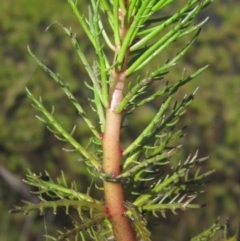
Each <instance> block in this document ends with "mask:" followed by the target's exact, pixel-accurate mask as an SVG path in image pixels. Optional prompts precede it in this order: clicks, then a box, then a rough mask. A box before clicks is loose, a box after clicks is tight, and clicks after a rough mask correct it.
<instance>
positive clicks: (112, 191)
mask: <svg viewBox="0 0 240 241" xmlns="http://www.w3.org/2000/svg"><path fill="white" fill-rule="evenodd" d="M123 76H124V75H121V74H112V77H113V78H114V83H113V85H112V88H111V90H110V97H111V99H110V108H109V109H108V110H107V112H106V125H105V131H104V137H103V171H104V172H105V173H106V174H108V175H111V176H112V177H116V176H118V175H119V174H120V172H121V167H120V164H121V158H122V151H121V147H120V128H121V119H122V115H121V114H116V113H114V108H115V107H116V106H117V104H118V103H119V102H120V101H121V100H122V92H123V89H124V81H125V79H124V77H123ZM104 193H105V201H106V205H107V210H108V213H109V219H110V221H111V224H112V228H113V232H114V235H115V239H116V241H136V234H135V231H134V229H133V228H132V226H131V223H130V221H129V220H128V218H127V217H126V216H125V211H126V208H125V205H124V203H125V198H124V194H123V187H122V185H121V184H120V183H112V182H105V183H104Z"/></svg>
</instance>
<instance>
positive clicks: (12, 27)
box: [0, 0, 240, 241]
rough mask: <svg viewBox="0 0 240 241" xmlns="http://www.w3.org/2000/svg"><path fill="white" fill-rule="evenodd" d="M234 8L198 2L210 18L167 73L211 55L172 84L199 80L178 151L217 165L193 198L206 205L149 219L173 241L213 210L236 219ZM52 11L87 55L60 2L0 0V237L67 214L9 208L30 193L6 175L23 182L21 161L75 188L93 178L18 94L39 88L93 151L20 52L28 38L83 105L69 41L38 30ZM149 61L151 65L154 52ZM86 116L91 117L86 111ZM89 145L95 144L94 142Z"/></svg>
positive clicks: (25, 232) (76, 120)
mask: <svg viewBox="0 0 240 241" xmlns="http://www.w3.org/2000/svg"><path fill="white" fill-rule="evenodd" d="M79 2H80V1H79ZM86 2H87V1H81V4H80V3H79V5H80V7H81V12H83V13H84V14H86V15H87V14H88V10H87V3H86ZM183 2H185V1H183V0H182V1H181V0H179V1H177V3H176V4H175V7H176V9H177V5H178V4H181V3H183ZM239 11H240V7H239V3H238V1H237V0H229V1H215V2H214V3H213V4H212V5H211V6H210V7H208V8H207V9H205V10H204V11H203V12H202V13H201V15H200V16H199V21H200V20H202V19H204V18H205V17H206V16H210V20H209V22H208V23H207V24H206V25H205V26H204V28H203V31H202V34H201V35H200V37H199V38H198V40H197V41H196V43H195V44H194V46H193V48H192V49H191V50H190V51H189V53H188V54H187V56H186V57H185V58H184V60H181V61H180V63H179V64H178V65H177V66H176V67H175V68H174V69H173V72H172V73H171V75H170V76H169V77H168V78H169V80H170V81H174V80H177V78H178V77H179V75H180V74H181V72H182V70H183V68H186V69H187V73H191V72H192V71H194V70H197V69H198V68H201V67H202V66H204V65H206V64H210V67H209V68H208V69H207V70H206V71H205V72H204V73H203V74H202V75H201V76H200V77H198V78H197V79H196V80H195V81H194V82H192V83H190V84H189V85H187V86H184V87H183V88H182V89H181V91H180V93H179V96H183V95H184V94H189V93H191V92H192V91H193V90H194V89H195V88H196V87H198V86H200V89H199V91H198V93H197V95H196V99H195V101H193V103H192V104H191V106H190V107H189V109H188V111H187V113H186V115H185V116H184V118H183V119H182V120H181V123H180V126H185V125H186V124H187V125H188V128H187V129H186V134H187V135H186V137H185V138H184V139H183V144H184V152H183V153H182V154H181V155H182V158H184V157H186V156H187V155H188V154H189V153H194V152H195V151H196V150H197V149H199V153H200V156H208V155H209V156H210V159H209V161H207V162H206V163H205V164H204V167H203V168H204V169H206V170H208V169H216V172H215V173H214V174H213V175H212V176H211V177H210V183H209V184H208V185H207V187H206V188H205V190H206V191H205V193H204V194H202V195H201V196H200V197H199V200H198V201H199V202H200V203H206V204H207V206H206V207H205V208H203V209H200V210H197V211H196V210H193V211H188V212H186V213H181V212H179V215H178V216H174V215H173V214H169V215H167V219H162V218H161V219H160V220H156V221H155V220H154V221H153V224H152V225H151V228H152V230H153V231H154V232H153V233H154V236H153V240H157V235H158V232H159V231H160V232H161V233H162V234H164V235H166V236H168V237H172V239H171V240H187V239H189V237H190V236H191V235H195V234H197V233H198V232H200V231H201V230H203V229H204V228H207V227H208V226H209V225H210V224H211V223H212V222H214V221H215V220H216V218H217V217H218V216H221V218H222V220H223V221H224V220H225V219H226V217H229V218H230V227H232V228H236V227H237V224H238V221H239V220H238V215H239V212H238V210H239V208H240V207H239V200H240V199H239V197H240V187H239V182H240V177H239V173H238V170H239V168H240V164H239V156H240V148H239V146H240V138H239V134H238V133H240V120H239V116H240V108H239V106H238V104H239V103H238V102H239V101H240V69H239V66H240V34H239V29H240V22H239V21H238V18H239ZM55 20H58V21H59V22H61V23H62V24H64V25H65V26H67V27H72V29H73V32H76V33H77V38H78V39H79V42H80V44H81V45H82V48H83V49H85V52H86V53H87V55H88V57H89V60H90V62H92V61H93V60H94V56H95V53H94V51H93V49H92V48H91V44H90V42H89V41H88V40H87V38H86V36H85V35H84V34H83V32H82V31H81V29H80V27H79V24H78V22H77V20H76V18H75V16H74V15H73V14H72V12H71V9H70V7H69V5H68V3H67V1H65V0H51V1H46V0H42V1H30V0H18V1H16V0H15V1H14V0H13V1H6V0H4V1H2V3H1V14H0V33H1V37H0V56H1V66H0V89H1V92H0V109H1V115H0V128H1V131H0V175H1V176H0V178H1V179H0V180H1V182H0V188H1V192H0V195H1V196H0V198H1V203H0V211H1V214H2V215H1V227H0V236H1V237H2V240H3V241H8V240H43V238H42V235H43V234H45V233H46V230H45V226H47V231H48V232H49V231H51V229H54V226H58V227H59V226H61V227H67V225H68V222H71V221H70V218H69V219H68V220H66V219H64V220H63V219H62V218H61V212H60V213H58V214H57V215H56V216H54V215H52V214H51V213H47V214H46V215H45V218H43V217H39V215H38V213H31V214H29V215H28V216H27V217H24V216H23V215H22V214H15V215H10V214H8V210H9V209H11V208H12V207H13V205H14V204H19V205H20V200H21V199H25V200H26V199H28V200H29V199H31V201H32V200H33V199H34V196H32V195H30V194H28V193H29V192H28V190H27V187H26V186H24V185H23V184H21V185H18V184H19V183H21V182H14V183H13V182H10V181H9V180H14V179H13V178H16V180H20V181H21V179H23V178H24V177H25V173H26V169H27V168H30V169H31V170H32V171H34V172H36V173H38V172H44V170H48V172H49V173H50V174H51V176H52V177H53V178H57V177H58V176H59V175H60V174H61V170H64V173H65V175H66V177H67V179H68V180H69V181H71V180H75V181H76V182H77V186H78V188H79V189H82V190H83V191H86V190H87V187H88V186H89V183H90V182H91V180H90V179H89V178H87V174H86V170H85V168H84V165H83V164H82V162H81V160H79V156H78V155H77V154H75V153H68V152H65V151H63V150H62V148H68V146H66V145H65V144H64V143H62V142H60V141H58V140H57V139H56V138H55V137H54V136H53V135H52V134H51V133H50V132H49V131H48V130H47V128H46V127H45V126H44V125H43V124H42V123H41V122H39V121H37V120H36V118H35V117H34V116H35V115H36V114H37V112H36V110H34V109H33V108H32V107H31V105H30V101H29V100H28V99H27V97H26V93H25V86H27V87H28V88H30V89H31V90H32V92H33V93H34V94H35V95H36V96H38V95H40V96H42V98H43V102H44V103H45V105H46V106H47V107H49V108H51V106H52V105H54V106H55V109H56V111H55V113H56V114H55V115H56V116H57V118H58V119H59V120H61V121H62V123H63V125H64V127H65V128H66V129H67V130H69V131H71V128H72V127H73V126H74V125H76V126H77V129H76V133H75V136H76V139H77V140H80V141H81V143H83V144H84V145H85V146H87V145H88V148H89V149H90V150H91V142H90V141H89V133H88V131H87V128H86V126H85V124H84V123H83V121H82V119H81V118H80V116H79V115H78V114H77V113H76V111H75V109H74V108H73V106H72V105H71V104H70V103H69V101H68V99H67V98H66V97H65V95H64V93H63V92H62V91H61V89H60V88H59V87H58V85H57V84H56V83H54V82H53V81H52V80H51V79H50V77H48V76H47V75H46V74H45V73H44V72H43V71H42V70H41V69H40V68H38V67H37V66H36V63H35V62H34V61H33V59H32V58H31V57H30V56H29V54H28V53H27V48H26V47H27V45H30V47H31V49H32V50H33V52H34V53H35V54H36V55H37V56H38V57H40V58H41V59H42V60H43V61H44V63H45V64H46V65H48V66H49V67H50V68H51V69H52V70H54V71H55V72H58V73H60V75H61V77H62V79H63V81H64V82H67V83H68V84H69V86H70V89H71V90H72V92H73V93H74V94H75V96H76V97H77V98H78V99H80V100H81V103H84V104H83V105H84V106H89V108H88V109H90V105H89V103H88V101H87V100H88V98H89V97H90V95H89V94H90V93H89V91H88V90H87V89H86V88H85V85H84V81H87V75H86V73H85V72H84V71H83V70H84V68H83V66H81V65H80V64H79V62H78V59H77V56H76V53H75V51H74V50H73V48H72V46H71V43H70V40H69V39H68V37H67V36H66V35H64V33H63V32H62V30H61V28H60V27H58V26H56V25H52V26H51V27H50V28H49V29H48V31H47V32H45V30H46V28H47V26H49V25H51V24H52V23H54V21H55ZM181 41H183V40H181ZM181 41H179V42H176V43H175V44H173V45H172V47H171V48H168V49H167V50H166V51H165V52H164V53H163V54H162V55H161V59H159V60H158V61H160V62H163V63H164V62H165V61H166V60H167V59H168V58H169V56H171V55H173V54H175V53H176V52H178V51H179V49H180V48H181V46H182V44H183V42H182V43H181ZM110 58H112V57H111V56H110ZM156 64H159V63H158V62H157V60H156ZM164 83H165V82H164ZM164 83H163V84H164ZM157 106H159V103H154V104H152V105H151V106H145V107H143V108H141V109H139V111H137V113H136V115H135V116H134V117H131V118H129V120H127V121H131V122H132V123H133V124H134V126H136V128H135V129H130V128H127V127H126V130H125V132H124V133H125V137H126V140H125V141H126V142H128V140H129V139H133V136H136V133H138V127H139V128H140V127H141V126H142V125H144V124H145V123H147V121H148V120H149V119H150V118H151V117H152V116H153V112H154V110H155V109H156V108H157ZM89 113H90V111H89ZM92 118H93V119H94V116H93V117H92ZM126 123H127V122H126ZM123 146H124V143H123ZM91 151H92V152H93V153H96V151H97V150H91ZM177 161H178V160H177ZM8 177H9V178H8ZM95 195H98V194H97V193H96V194H95ZM159 223H160V226H159ZM13 227H14V228H13ZM230 232H231V228H230ZM169 240H170V239H169Z"/></svg>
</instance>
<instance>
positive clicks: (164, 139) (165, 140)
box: [12, 8, 235, 236]
mask: <svg viewBox="0 0 240 241" xmlns="http://www.w3.org/2000/svg"><path fill="white" fill-rule="evenodd" d="M94 11H96V9H95V10H94V9H93V10H92V12H93V13H94ZM132 11H133V10H132ZM106 12H107V14H111V13H110V12H109V11H106ZM115 12H116V8H115ZM93 15H94V14H93ZM129 18H130V16H128V19H129ZM90 20H91V19H90ZM90 20H89V21H90ZM161 20H162V19H161ZM164 20H165V19H164ZM64 21H65V20H64ZM103 21H104V20H103ZM92 22H94V20H92ZM95 22H96V20H95ZM64 23H65V24H66V22H64ZM46 24H47V23H46ZM93 24H94V23H93ZM67 25H69V24H67ZM71 25H72V23H71ZM100 26H101V25H100ZM52 29H53V28H51V30H52ZM63 29H66V28H65V27H63ZM73 29H75V28H73ZM93 29H94V27H93ZM156 29H157V27H156ZM152 30H153V29H152ZM152 30H151V31H152ZM144 31H145V30H144ZM151 31H149V32H151ZM103 33H104V32H103ZM105 33H107V31H106V32H105ZM145 33H146V32H145ZM116 35H117V33H116ZM106 36H107V35H105V37H104V36H103V37H104V38H105V40H106V43H107V44H108V46H110V48H111V46H113V45H112V44H111V41H112V39H111V40H109V41H107V39H106ZM140 36H144V32H142V33H141V35H140ZM208 36H210V35H208ZM95 37H97V35H96V36H95ZM99 37H100V36H99ZM74 38H75V37H74ZM74 38H71V40H72V39H74ZM76 38H78V39H80V37H79V35H78V36H77V37H76ZM94 39H97V38H94ZM109 39H110V38H109ZM116 39H118V38H117V37H116ZM93 41H95V40H93ZM206 41H207V40H206ZM198 43H199V41H198ZM173 45H174V44H173ZM31 46H32V44H31ZM99 46H101V45H99ZM75 47H77V46H76V45H75ZM189 47H190V45H189ZM201 49H202V48H201ZM142 51H144V49H142ZM170 51H171V50H170ZM98 52H99V53H100V52H101V48H99V47H98ZM139 52H140V54H142V53H141V51H139ZM139 52H136V53H134V55H135V56H136V55H137V54H139ZM220 52H221V51H220ZM201 54H203V55H204V53H203V52H201ZM38 55H39V54H38ZM47 56H51V53H50V55H49V54H47ZM199 56H200V55H199ZM204 56H208V54H207V53H205V55H204ZM204 56H203V57H200V58H199V59H202V58H204V59H205V57H204ZM180 57H181V55H179V58H180ZM47 58H49V57H47ZM51 58H52V57H50V59H49V60H50V61H51ZM50 61H49V63H50ZM132 61H134V56H133V60H132ZM60 62H61V61H60ZM90 62H91V60H90ZM92 62H93V64H90V65H89V66H90V69H92V70H91V71H92V72H93V73H94V76H95V78H96V76H98V78H99V75H100V73H99V70H98V69H101V68H99V67H98V66H100V62H99V63H97V62H94V61H92ZM170 62H172V63H174V62H176V60H174V61H173V60H170ZM211 62H212V60H211ZM226 62H227V61H226ZM62 63H64V61H62ZM62 63H61V64H62ZM102 64H103V65H104V63H102ZM105 64H106V63H105ZM130 64H132V63H131V62H130ZM143 64H144V63H143ZM205 64H206V61H203V62H201V61H200V60H199V62H198V63H197V64H196V65H197V67H202V66H204V65H205ZM46 65H47V64H46ZM48 66H49V65H48ZM63 66H64V64H63ZM63 66H62V67H63ZM131 66H132V65H131ZM221 66H222V65H221ZM51 67H52V66H51ZM62 67H60V69H61V75H62V71H63V68H62ZM111 67H112V66H109V65H108V68H111ZM169 67H173V66H171V65H169ZM53 69H55V66H54V67H53ZM223 69H224V68H223ZM64 71H66V70H64ZM52 73H53V72H52ZM101 75H102V76H103V77H104V76H106V75H105V74H104V73H101ZM42 76H43V75H41V78H42ZM65 76H66V75H65ZM150 77H153V76H150ZM157 77H159V78H161V77H162V76H161V71H160V72H159V75H157ZM41 78H39V77H37V79H41ZM84 78H85V77H84ZM132 78H133V79H134V78H135V76H133V77H132ZM64 79H68V77H67V78H64ZM85 79H86V78H85ZM100 79H101V78H100ZM135 79H136V80H137V81H136V83H132V84H131V86H129V90H131V91H129V92H128V93H126V95H125V99H124V101H125V102H123V101H122V103H121V104H122V106H120V105H119V106H120V107H118V108H119V109H121V108H122V109H125V111H127V113H126V114H130V113H132V112H133V111H136V110H137V107H143V106H144V105H143V104H145V102H146V103H147V102H150V101H151V99H152V100H155V99H156V98H157V97H160V96H161V94H160V93H164V94H165V95H163V99H162V100H164V99H165V98H164V97H165V96H166V95H168V94H169V93H170V92H171V91H170V90H167V88H168V87H167V85H166V87H165V89H166V93H165V92H164V90H161V91H159V94H157V93H156V94H155V93H154V94H151V95H150V96H147V98H146V95H144V94H145V93H143V91H149V88H148V87H149V86H150V85H149V84H148V81H149V75H148V76H146V77H145V78H144V79H143V81H141V77H139V78H137V77H136V78H135ZM156 79H157V78H156ZM101 80H102V79H101ZM154 81H155V80H154ZM130 82H131V81H129V84H130ZM158 83H159V82H158ZM87 84H88V86H90V85H89V83H87ZM138 84H139V86H140V87H139V86H138V87H136V86H137V85H138ZM23 85H24V84H23ZM60 85H61V84H60ZM93 85H94V83H93ZM97 85H98V80H97V81H95V85H94V87H90V88H91V89H92V90H94V91H95V92H96V93H94V97H92V98H93V104H94V103H100V102H101V103H102V104H103V105H99V104H96V107H95V108H101V109H97V112H96V113H97V114H98V120H97V121H95V120H94V119H92V118H91V120H93V121H92V122H95V123H94V124H93V125H92V126H96V123H97V122H100V125H99V126H97V127H98V131H97V132H98V133H100V132H103V131H104V109H103V107H101V106H105V105H106V100H105V102H104V100H103V98H102V99H100V98H101V95H98V94H99V93H101V92H100V91H99V88H96V86H97ZM106 85H108V80H107V81H106ZM34 86H36V83H34V84H33V85H32V86H29V87H30V88H31V89H33V88H34V89H35V87H34ZM70 86H71V89H75V87H76V85H70ZM154 86H156V85H153V87H154ZM61 87H64V88H65V89H66V90H67V87H66V86H63V85H62V86H61ZM135 88H136V92H138V94H139V96H136V92H135V93H134V89H135ZM170 88H171V86H170ZM16 89H17V88H16ZM50 90H51V88H50ZM71 92H72V91H71ZM131 92H132V94H131ZM184 92H185V91H184ZM34 93H37V95H39V91H36V89H35V90H34ZM56 93H57V92H56ZM129 93H130V94H129ZM146 93H151V91H150V92H146ZM180 93H181V91H180ZM105 94H106V93H105ZM140 94H141V95H140ZM41 95H42V94H41ZM51 95H55V90H54V91H52V93H51ZM102 96H104V94H103V95H102ZM127 96H128V98H130V97H131V98H130V99H126V97H127ZM141 96H142V97H143V96H144V98H142V99H140V98H141ZM61 98H62V95H58V96H57V100H60V99H61ZM35 99H36V100H37V98H35ZM106 99H107V98H106ZM49 100H50V99H48V97H45V96H44V101H45V103H48V104H49V103H52V102H51V101H49ZM70 100H71V101H72V102H74V100H72V99H71V97H70ZM157 100H158V99H157ZM170 100H171V99H170ZM96 101H98V102H96ZM130 101H131V102H130ZM65 102H66V100H65ZM12 103H13V102H12ZM75 103H77V101H76V102H75ZM104 103H105V105H104ZM48 104H47V106H48ZM81 104H82V102H81ZM180 105H181V104H180ZM82 106H86V104H82ZM169 106H170V105H169ZM193 106H195V105H194V104H193ZM126 107H127V108H126ZM93 108H94V107H93ZM170 108H171V106H170ZM176 108H177V107H176ZM202 108H203V107H202V106H200V107H199V109H202ZM46 109H47V108H46ZM56 109H57V107H56ZM63 110H64V115H65V117H62V116H59V114H58V113H59V111H58V113H57V114H58V118H56V120H57V119H59V120H60V119H61V122H62V123H63V125H64V127H66V126H67V128H65V129H71V128H72V127H71V126H72V124H75V123H72V122H73V121H70V123H69V124H68V122H67V121H66V120H67V119H68V118H66V117H67V116H68V113H74V111H70V112H69V110H70V108H69V107H68V108H63ZM100 110H102V114H101V115H100ZM65 111H67V112H68V113H66V112H65ZM169 111H170V109H169ZM202 111H203V110H201V112H202ZM79 112H80V114H81V117H82V118H84V117H85V115H84V114H82V112H81V111H79ZM86 112H88V110H86ZM60 113H61V110H60ZM168 113H170V112H167V114H168ZM20 116H25V115H24V113H22V114H21V115H20ZM100 116H101V120H100ZM178 117H179V116H174V117H173V119H172V121H173V124H175V123H174V121H175V120H176V119H177V118H178ZM174 118H176V119H174ZM229 118H230V117H229ZM18 119H21V118H19V117H18ZM62 120H64V121H62ZM88 120H89V118H88ZM204 121H206V120H204ZM33 123H35V122H33ZM62 123H60V124H61V125H58V126H63V125H62ZM234 123H235V122H234ZM25 124H26V125H27V123H25ZM47 124H48V125H49V124H52V123H50V122H48V123H47ZM54 124H55V122H54ZM163 126H164V125H163ZM41 128H42V127H41ZM50 128H51V127H50ZM151 128H152V129H151ZM165 128H166V127H165ZM19 129H20V128H19ZM76 129H77V128H76ZM93 129H94V128H93ZM149 129H151V130H152V131H153V130H154V123H153V122H152V125H151V127H149ZM89 130H90V133H92V129H91V128H90V129H89ZM159 131H160V129H159ZM39 132H40V131H38V132H37V133H39ZM70 132H71V131H70ZM156 132H157V130H156ZM13 133H15V132H14V131H13ZM56 134H57V135H59V132H58V133H56ZM60 134H61V132H60ZM76 135H77V136H78V137H79V135H78V134H75V136H76ZM182 135H183V133H182V132H181V131H180V133H178V131H176V133H174V129H173V130H172V129H171V127H169V128H168V132H166V133H164V132H162V133H161V134H160V135H159V136H155V138H156V139H155V140H154V141H155V143H156V144H155V145H157V144H158V145H159V143H161V144H162V145H159V146H160V147H159V149H158V148H154V149H151V148H150V146H151V145H150V143H148V139H149V140H150V139H151V137H150V136H149V137H148V136H144V134H143V135H142V137H141V135H140V137H141V138H140V142H137V143H136V145H139V143H140V145H143V143H144V145H145V146H144V149H146V151H145V150H141V151H142V152H141V153H140V152H138V151H137V150H138V149H141V148H140V147H138V148H137V146H134V145H132V144H131V145H129V146H132V148H133V149H130V151H127V153H126V158H125V159H124V165H125V168H126V169H127V170H125V172H123V173H122V174H121V175H122V176H121V177H114V178H112V181H115V182H122V183H123V184H124V185H126V188H127V190H128V189H130V184H129V183H126V182H129V177H130V176H131V175H133V174H136V173H138V176H137V178H136V180H137V181H138V182H139V186H140V188H142V187H143V186H142V184H141V183H143V182H144V181H143V180H144V179H143V178H146V179H149V178H150V179H151V178H155V175H156V173H157V171H156V166H151V165H152V164H153V162H154V158H153V159H151V157H152V155H153V157H155V156H154V153H161V154H164V151H165V149H164V148H165V147H167V149H169V146H170V145H171V143H172V141H174V140H177V139H178V138H179V137H180V136H182ZM153 136H154V134H153ZM99 137H100V136H99V135H98V136H97V139H95V140H97V141H95V142H92V140H94V139H92V138H95V137H91V140H90V141H89V142H90V143H91V144H90V147H92V146H94V145H95V144H96V146H95V147H93V149H95V150H96V149H98V148H99V146H101V142H99ZM174 138H175V139H174ZM20 139H21V138H20ZM33 139H34V138H33ZM75 139H76V140H79V138H77V137H75ZM230 139H231V140H232V139H233V138H230ZM151 140H152V139H151ZM81 141H82V140H81ZM29 142H31V141H29ZM233 142H234V141H233ZM38 143H39V142H37V144H36V146H38V145H39V144H38ZM94 143H95V144H94ZM133 143H134V142H133ZM29 144H31V143H29ZM79 144H80V143H77V145H79ZM99 144H100V145H99ZM16 146H17V145H16ZM82 146H84V144H83V145H82ZM177 146H178V145H176V146H175V147H174V148H175V149H174V148H173V153H174V152H175V150H176V149H177V148H176V147H177ZM196 146H197V148H198V145H196ZM170 147H171V146H170ZM74 148H76V149H77V146H74ZM161 148H162V149H161ZM19 149H23V148H19ZM86 149H87V150H88V149H89V148H86ZM126 150H128V147H127V148H126V149H124V151H125V152H126ZM131 150H133V151H131ZM154 150H155V151H154ZM169 152H170V151H166V152H165V155H167V154H168V153H169ZM89 153H90V154H95V153H92V151H90V150H89ZM133 153H135V155H136V158H135V160H137V161H136V165H135V162H134V160H133V159H131V158H130V157H131V156H130V155H131V154H133ZM223 153H224V156H225V154H226V152H224V151H223ZM128 155H129V156H128ZM137 155H138V156H137ZM226 155H227V156H231V155H230V154H228V153H227V154H226ZM142 156H144V157H142ZM156 156H157V154H156ZM138 157H139V159H138ZM93 158H94V159H99V160H101V152H100V155H99V156H97V155H94V157H93ZM140 158H142V159H141V160H140ZM146 158H148V159H146ZM157 158H160V159H159V160H158V168H159V165H160V167H161V164H162V162H161V158H165V159H164V161H165V162H166V165H165V166H167V163H169V160H172V159H173V158H172V156H171V152H170V156H169V157H166V156H164V155H163V156H162V157H159V156H157ZM174 159H175V160H176V158H174ZM85 160H86V161H88V159H87V157H86V156H84V155H83V161H85ZM142 160H144V161H145V162H143V163H144V164H142V165H141V163H142ZM172 161H174V160H172ZM154 164H155V163H154ZM144 165H147V166H148V167H149V169H148V172H149V173H150V174H149V173H147V172H144V171H145V169H144ZM134 166H135V167H136V168H135V169H133V168H134ZM163 168H164V167H163ZM143 169H144V170H143ZM175 169H176V170H177V168H175ZM175 169H173V170H175ZM180 169H181V168H180ZM64 170H65V168H64ZM164 170H165V169H164ZM92 172H93V173H94V175H95V176H99V177H100V176H101V178H102V179H104V180H106V179H107V180H109V179H110V178H111V177H108V176H107V177H106V175H105V174H103V173H99V172H97V173H96V170H93V171H92ZM173 172H174V171H173ZM65 173H66V175H68V174H67V173H68V172H66V171H65ZM151 173H152V174H151ZM163 176H164V175H163ZM174 180H175V179H174ZM130 181H131V180H130ZM147 182H148V183H154V179H153V180H152V181H150V180H148V181H147ZM147 188H148V187H145V189H144V190H146V189H147ZM137 191H138V189H137V188H135V190H134V192H137ZM129 195H130V194H129ZM139 195H140V194H139V193H136V194H135V193H134V195H133V197H132V198H130V199H132V200H131V201H133V200H135V197H138V196H139ZM151 195H152V196H151V197H153V196H154V195H156V194H154V193H153V194H151ZM171 198H172V197H171ZM179 198H180V197H179ZM60 201H61V200H59V203H61V202H60ZM185 201H186V200H185ZM168 202H169V200H168V199H167V200H166V202H165V203H164V205H166V206H167V205H168V204H169V203H168ZM183 204H184V202H183V203H182V205H183ZM158 205H159V206H160V203H159V204H158ZM126 206H127V207H128V209H129V210H130V211H131V210H132V211H131V212H132V213H131V212H130V213H129V214H128V216H129V218H131V217H135V220H136V219H137V220H141V218H142V217H141V215H139V213H138V212H139V210H137V209H133V207H132V209H131V205H127V204H126ZM170 206H171V205H169V206H167V207H168V210H175V209H174V208H172V209H171V208H170ZM172 207H174V205H172ZM179 207H180V208H181V205H179ZM36 208H37V207H36ZM133 210H135V212H134V211H133ZM161 210H164V207H162V209H161ZM96 220H97V218H96ZM137 224H138V226H136V227H135V228H136V229H137V228H138V227H139V226H141V225H140V224H141V222H140V221H139V222H137ZM74 225H75V223H74ZM76 226H77V227H79V226H80V224H79V223H78V224H76ZM89 226H90V225H89ZM76 230H77V229H76ZM141 230H142V232H143V233H147V232H146V231H144V228H143V227H142V228H140V229H139V232H140V231H141ZM146 235H147V234H145V236H146Z"/></svg>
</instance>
